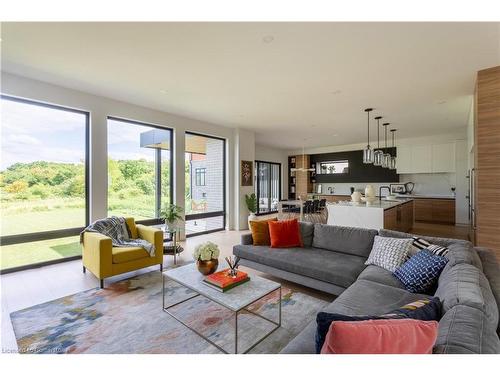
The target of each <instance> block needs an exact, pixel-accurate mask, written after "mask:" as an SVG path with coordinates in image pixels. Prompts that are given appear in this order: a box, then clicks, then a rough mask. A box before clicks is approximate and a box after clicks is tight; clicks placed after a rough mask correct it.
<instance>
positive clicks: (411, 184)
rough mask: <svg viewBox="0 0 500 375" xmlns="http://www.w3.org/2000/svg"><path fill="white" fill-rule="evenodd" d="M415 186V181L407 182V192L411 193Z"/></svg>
mask: <svg viewBox="0 0 500 375" xmlns="http://www.w3.org/2000/svg"><path fill="white" fill-rule="evenodd" d="M414 187H415V184H414V183H413V182H407V183H406V184H405V194H411V193H412V191H413V188H414Z"/></svg>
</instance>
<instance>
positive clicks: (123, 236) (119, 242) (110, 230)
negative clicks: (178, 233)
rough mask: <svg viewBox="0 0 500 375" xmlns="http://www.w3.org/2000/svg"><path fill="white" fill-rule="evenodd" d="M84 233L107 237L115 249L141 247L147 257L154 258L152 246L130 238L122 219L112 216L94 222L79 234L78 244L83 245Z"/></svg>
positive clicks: (125, 223) (144, 241)
mask: <svg viewBox="0 0 500 375" xmlns="http://www.w3.org/2000/svg"><path fill="white" fill-rule="evenodd" d="M85 232H96V233H100V234H103V235H105V236H108V237H110V238H111V242H112V243H113V246H115V247H142V248H143V249H144V250H146V251H147V252H148V253H149V256H151V257H154V256H155V245H154V244H152V243H149V242H148V241H146V240H142V239H140V238H137V239H132V238H130V235H129V230H128V227H127V222H126V221H125V218H123V217H116V216H112V217H108V218H106V219H100V220H96V221H94V222H93V223H92V224H90V225H89V226H88V227H87V228H85V229H84V230H83V231H82V232H81V233H80V243H83V234H84V233H85Z"/></svg>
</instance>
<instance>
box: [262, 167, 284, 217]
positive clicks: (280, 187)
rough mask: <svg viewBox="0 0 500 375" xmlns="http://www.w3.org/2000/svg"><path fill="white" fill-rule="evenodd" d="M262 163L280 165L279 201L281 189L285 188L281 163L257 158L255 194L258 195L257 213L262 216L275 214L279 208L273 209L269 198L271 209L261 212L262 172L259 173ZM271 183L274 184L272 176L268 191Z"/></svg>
mask: <svg viewBox="0 0 500 375" xmlns="http://www.w3.org/2000/svg"><path fill="white" fill-rule="evenodd" d="M260 164H268V165H269V167H271V165H277V166H278V185H279V189H278V202H279V201H280V200H281V190H282V188H283V185H282V178H281V163H277V162H274V161H265V160H255V195H256V196H257V212H256V213H255V215H257V216H260V215H269V214H275V213H277V212H278V210H277V209H276V210H271V199H269V200H268V208H269V211H266V212H260V204H259V199H260V174H259V165H260ZM269 170H271V169H269ZM271 184H272V179H271V178H270V179H269V181H268V191H271Z"/></svg>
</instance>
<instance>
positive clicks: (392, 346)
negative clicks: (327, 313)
mask: <svg viewBox="0 0 500 375" xmlns="http://www.w3.org/2000/svg"><path fill="white" fill-rule="evenodd" d="M437 331H438V322H435V321H423V320H415V319H381V320H364V321H359V322H344V321H338V322H333V323H332V324H331V325H330V329H329V330H328V333H327V335H326V339H325V343H324V344H323V347H322V348H321V354H432V348H433V347H434V344H435V343H436V338H437Z"/></svg>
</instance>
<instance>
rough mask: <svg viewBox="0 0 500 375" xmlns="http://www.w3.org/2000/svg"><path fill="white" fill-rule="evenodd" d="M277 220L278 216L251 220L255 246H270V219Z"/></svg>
mask: <svg viewBox="0 0 500 375" xmlns="http://www.w3.org/2000/svg"><path fill="white" fill-rule="evenodd" d="M271 220H273V221H276V220H277V219H276V218H272V219H269V220H255V221H254V220H250V221H249V224H250V230H251V231H252V242H253V245H254V246H269V245H270V244H271V238H270V236H269V224H268V222H269V221H271Z"/></svg>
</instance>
